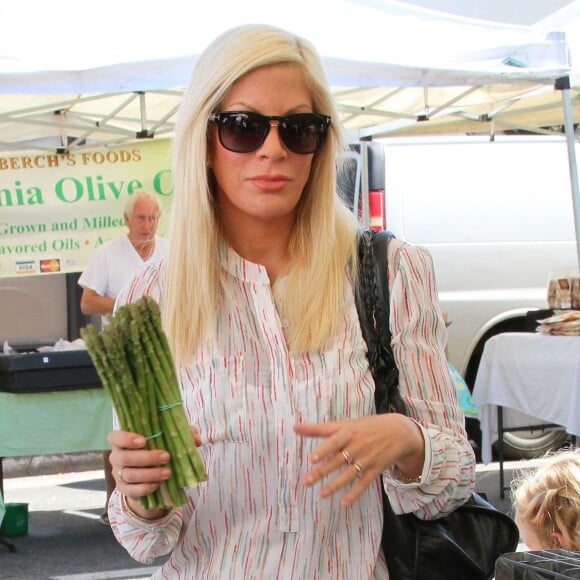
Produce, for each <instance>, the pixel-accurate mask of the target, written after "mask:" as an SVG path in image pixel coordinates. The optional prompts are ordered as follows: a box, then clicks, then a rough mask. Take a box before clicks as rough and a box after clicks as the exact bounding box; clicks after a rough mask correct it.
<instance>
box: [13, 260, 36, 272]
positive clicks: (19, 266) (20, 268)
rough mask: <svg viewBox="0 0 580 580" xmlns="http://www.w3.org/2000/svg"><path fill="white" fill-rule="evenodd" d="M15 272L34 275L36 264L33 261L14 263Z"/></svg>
mask: <svg viewBox="0 0 580 580" xmlns="http://www.w3.org/2000/svg"><path fill="white" fill-rule="evenodd" d="M15 270H16V273H17V274H34V273H35V272H36V262H34V260H30V261H27V262H16V265H15Z"/></svg>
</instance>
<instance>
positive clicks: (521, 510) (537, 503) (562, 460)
mask: <svg viewBox="0 0 580 580" xmlns="http://www.w3.org/2000/svg"><path fill="white" fill-rule="evenodd" d="M511 488H512V501H513V507H514V512H515V520H516V521H517V522H524V523H526V524H527V526H528V527H529V528H531V529H532V530H533V531H534V532H535V534H536V536H537V538H538V540H539V541H540V542H541V544H542V546H543V547H544V548H545V549H550V548H560V547H562V548H566V549H568V550H580V450H576V451H570V450H565V451H559V452H556V453H553V454H551V455H549V456H548V457H547V461H546V462H545V463H544V464H542V465H541V467H539V468H538V469H537V470H534V471H530V472H527V473H524V474H522V476H520V477H519V478H517V479H515V480H514V481H513V482H512V484H511ZM558 532H559V534H558ZM559 537H560V538H561V540H559V539H558V538H559Z"/></svg>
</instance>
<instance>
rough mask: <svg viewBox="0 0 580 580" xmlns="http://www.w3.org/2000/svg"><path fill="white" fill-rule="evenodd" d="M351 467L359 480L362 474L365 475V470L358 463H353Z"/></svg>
mask: <svg viewBox="0 0 580 580" xmlns="http://www.w3.org/2000/svg"><path fill="white" fill-rule="evenodd" d="M350 465H351V466H352V468H353V469H354V470H355V471H356V474H355V475H356V477H357V478H358V477H362V474H363V472H364V470H365V468H364V467H363V466H362V465H361V464H360V463H357V462H356V461H353V462H352V463H351V464H350Z"/></svg>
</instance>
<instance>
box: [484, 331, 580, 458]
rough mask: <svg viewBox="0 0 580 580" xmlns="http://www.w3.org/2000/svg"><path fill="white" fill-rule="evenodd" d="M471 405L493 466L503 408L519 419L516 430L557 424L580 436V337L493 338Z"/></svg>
mask: <svg viewBox="0 0 580 580" xmlns="http://www.w3.org/2000/svg"><path fill="white" fill-rule="evenodd" d="M473 401H474V402H475V404H476V405H477V407H478V412H479V419H480V422H481V432H482V448H481V452H482V460H483V462H484V463H489V462H490V461H491V458H492V456H491V445H492V443H493V442H494V441H495V440H497V435H498V429H497V407H498V406H500V405H501V406H502V407H505V408H506V410H507V411H508V412H509V410H510V409H512V410H515V411H516V412H518V413H519V414H520V415H519V417H520V422H519V423H517V424H513V423H511V424H510V426H512V427H516V426H518V425H533V424H539V423H556V424H557V425H561V426H563V427H565V428H566V430H567V431H568V433H570V434H572V435H577V436H578V435H580V336H547V335H542V334H538V333H530V332H509V333H504V334H498V335H496V336H494V337H492V338H490V339H489V340H488V341H487V342H486V343H485V348H484V351H483V355H482V357H481V362H480V365H479V370H478V372H477V377H476V380H475V385H474V389H473ZM521 414H523V415H521ZM526 420H527V421H528V422H526ZM522 421H523V422H522ZM506 426H508V425H506Z"/></svg>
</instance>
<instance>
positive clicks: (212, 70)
mask: <svg viewBox="0 0 580 580" xmlns="http://www.w3.org/2000/svg"><path fill="white" fill-rule="evenodd" d="M283 63H294V64H298V65H299V66H300V67H301V69H302V71H303V73H304V76H305V79H306V82H307V85H308V87H309V88H310V90H311V93H312V99H313V106H314V111H315V112H320V113H324V114H328V115H331V117H332V123H331V126H330V130H329V134H328V137H327V141H326V143H325V145H324V147H323V148H322V150H320V151H319V152H317V153H316V154H315V155H314V158H313V160H312V167H311V172H310V177H309V180H308V183H307V184H306V187H305V189H304V192H303V194H302V197H301V199H300V202H299V205H298V208H297V209H298V212H297V220H296V226H295V229H294V231H293V233H292V235H291V239H290V245H289V251H290V256H291V263H290V266H289V268H288V269H287V277H286V281H285V284H284V289H283V290H282V303H283V309H284V315H285V318H287V319H288V321H289V323H290V324H289V326H290V337H289V341H290V347H291V349H293V350H297V351H306V350H315V349H321V348H324V346H325V345H327V344H328V341H329V339H330V338H331V337H332V336H333V334H334V333H335V332H336V331H337V325H338V324H339V323H340V321H341V319H342V316H343V309H344V290H345V289H344V283H345V280H344V269H345V266H346V264H347V263H348V262H349V260H354V259H355V242H354V240H355V234H356V228H357V223H356V220H355V218H354V216H353V215H352V214H351V212H350V211H349V210H348V209H347V208H346V206H345V205H344V204H343V203H342V202H341V200H340V198H339V196H338V195H337V190H336V159H337V156H338V154H339V152H340V151H341V150H342V149H343V147H344V143H343V140H342V136H341V131H340V123H339V118H338V114H337V111H336V107H335V104H334V102H333V99H332V97H331V94H330V90H329V88H328V85H327V81H326V76H325V72H324V69H323V66H322V61H321V59H320V57H319V55H318V53H317V52H316V50H315V48H314V47H313V46H312V45H311V44H310V43H309V42H308V41H306V40H304V39H302V38H300V37H298V36H295V35H293V34H291V33H289V32H287V31H285V30H282V29H279V28H276V27H273V26H268V25H244V26H239V27H236V28H233V29H231V30H229V31H227V32H225V33H223V34H222V35H221V36H219V37H218V38H217V39H215V40H214V41H213V42H212V43H211V44H210V45H209V46H208V47H207V49H206V50H205V51H204V52H203V53H202V55H201V56H200V57H199V59H198V61H197V63H196V65H195V68H194V70H193V73H192V76H191V79H190V81H189V84H188V87H187V89H186V91H185V94H184V98H183V102H182V104H181V108H180V111H179V115H178V119H177V123H176V130H175V138H174V142H173V149H172V153H173V183H174V194H173V197H174V199H173V204H172V214H171V222H170V251H169V258H168V267H167V280H166V295H165V300H164V305H163V318H164V326H165V329H166V332H167V334H168V337H169V340H170V342H171V345H172V347H173V352H174V356H175V359H176V362H177V364H178V365H180V364H185V363H186V362H187V361H188V360H189V358H190V357H191V355H192V353H193V351H194V350H195V349H196V347H197V346H199V345H200V343H201V341H203V340H211V338H212V336H213V333H214V332H215V328H216V313H217V311H218V309H219V307H220V301H221V298H222V296H223V286H222V278H221V268H220V262H219V253H218V252H219V240H220V222H219V215H218V213H217V210H216V207H215V204H214V202H213V191H212V188H213V183H212V179H211V176H210V172H209V170H208V167H207V160H208V119H209V116H210V115H211V114H212V113H213V112H215V111H218V110H219V109H220V104H221V103H222V101H223V100H224V98H225V96H226V94H227V92H228V90H229V89H230V87H231V86H232V84H233V83H234V82H235V81H236V80H238V79H239V78H240V77H242V76H243V75H245V74H246V73H248V72H250V71H252V70H254V69H256V68H259V67H263V66H267V65H273V64H283Z"/></svg>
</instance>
